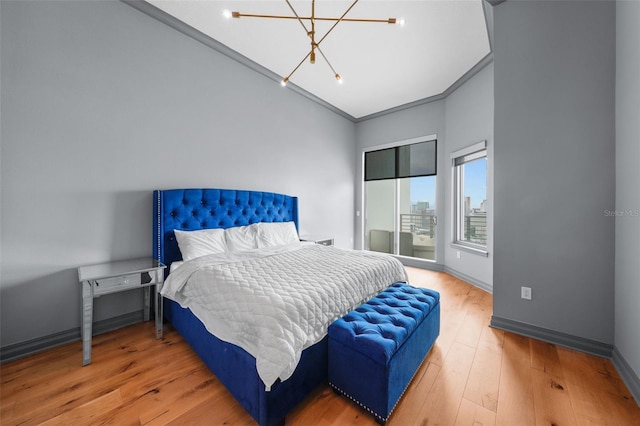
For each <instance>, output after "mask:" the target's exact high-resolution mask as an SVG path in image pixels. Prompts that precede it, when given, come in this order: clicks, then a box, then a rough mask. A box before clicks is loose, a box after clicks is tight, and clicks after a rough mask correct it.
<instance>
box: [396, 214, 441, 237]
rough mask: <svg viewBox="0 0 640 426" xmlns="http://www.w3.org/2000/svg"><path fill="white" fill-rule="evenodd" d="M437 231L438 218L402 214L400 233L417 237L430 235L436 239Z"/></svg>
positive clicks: (430, 215) (427, 215) (425, 215)
mask: <svg viewBox="0 0 640 426" xmlns="http://www.w3.org/2000/svg"><path fill="white" fill-rule="evenodd" d="M435 230H436V216H435V215H432V214H401V215H400V231H402V232H411V233H414V234H417V235H428V236H429V238H434V236H435Z"/></svg>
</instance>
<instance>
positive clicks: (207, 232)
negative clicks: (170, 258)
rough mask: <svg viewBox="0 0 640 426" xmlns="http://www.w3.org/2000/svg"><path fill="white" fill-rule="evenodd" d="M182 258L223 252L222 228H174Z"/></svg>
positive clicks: (225, 246) (224, 247)
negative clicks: (190, 229) (182, 229)
mask: <svg viewBox="0 0 640 426" xmlns="http://www.w3.org/2000/svg"><path fill="white" fill-rule="evenodd" d="M174 232H175V234H176V240H177V241H178V247H179V248H180V252H181V253H182V260H185V261H187V260H191V259H195V258H196V257H200V256H205V255H207V254H215V253H225V252H226V251H227V243H226V241H225V238H224V229H202V230H198V231H180V230H178V229H176V230H174Z"/></svg>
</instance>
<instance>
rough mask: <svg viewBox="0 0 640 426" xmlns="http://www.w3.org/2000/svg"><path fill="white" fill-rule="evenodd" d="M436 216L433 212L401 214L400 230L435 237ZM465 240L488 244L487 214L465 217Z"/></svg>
mask: <svg viewBox="0 0 640 426" xmlns="http://www.w3.org/2000/svg"><path fill="white" fill-rule="evenodd" d="M435 218H436V216H435V215H433V214H401V215H400V230H401V231H402V232H411V233H413V234H417V235H428V236H429V238H434V236H435V229H436V219H435ZM464 241H469V242H471V243H477V244H483V245H485V244H487V216H486V215H469V216H465V217H464Z"/></svg>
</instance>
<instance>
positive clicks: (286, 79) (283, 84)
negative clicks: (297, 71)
mask: <svg viewBox="0 0 640 426" xmlns="http://www.w3.org/2000/svg"><path fill="white" fill-rule="evenodd" d="M288 81H289V77H285V78H283V79H282V81H281V82H280V86H282V87H285V86H286V85H287V82H288Z"/></svg>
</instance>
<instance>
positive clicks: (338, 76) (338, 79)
mask: <svg viewBox="0 0 640 426" xmlns="http://www.w3.org/2000/svg"><path fill="white" fill-rule="evenodd" d="M336 80H337V81H338V84H342V77H340V74H337V73H336Z"/></svg>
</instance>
